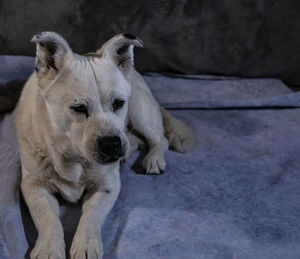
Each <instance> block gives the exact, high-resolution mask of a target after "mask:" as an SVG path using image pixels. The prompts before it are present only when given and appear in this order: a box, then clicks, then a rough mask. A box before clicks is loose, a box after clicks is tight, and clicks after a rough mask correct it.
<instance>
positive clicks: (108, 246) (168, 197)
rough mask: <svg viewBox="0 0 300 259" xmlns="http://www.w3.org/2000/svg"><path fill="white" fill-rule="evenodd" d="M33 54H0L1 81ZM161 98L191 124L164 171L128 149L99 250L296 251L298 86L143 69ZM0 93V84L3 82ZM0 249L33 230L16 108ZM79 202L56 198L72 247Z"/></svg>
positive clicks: (172, 253)
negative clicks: (149, 167) (192, 141)
mask: <svg viewBox="0 0 300 259" xmlns="http://www.w3.org/2000/svg"><path fill="white" fill-rule="evenodd" d="M32 70H33V59H32V58H29V57H7V56H6V57H5V56H0V83H2V84H5V83H7V82H8V81H10V80H13V79H22V78H27V77H28V76H29V74H30V73H31V71H32ZM145 79H146V81H147V82H148V84H149V85H150V87H151V89H152V91H153V93H154V95H155V96H156V98H157V99H158V100H159V102H160V103H161V104H162V105H163V106H165V107H167V108H168V109H170V111H171V112H172V113H173V114H174V115H175V116H176V117H178V118H181V119H183V120H184V121H186V122H187V123H188V124H189V125H190V126H191V127H193V128H194V129H195V130H196V133H197V138H198V145H197V147H196V148H195V149H194V150H193V151H192V152H191V153H189V154H185V155H184V154H179V153H175V152H171V151H169V152H167V154H166V159H167V168H166V170H165V173H164V174H163V175H159V176H147V175H141V174H139V172H140V170H141V165H140V162H139V161H140V157H141V156H142V155H143V154H140V153H138V152H136V153H134V154H133V155H132V156H131V157H130V159H129V160H128V161H127V163H126V164H125V166H124V168H123V170H122V172H121V179H122V190H121V193H120V196H119V198H118V200H117V202H116V204H115V206H114V208H113V209H112V211H111V213H110V214H109V216H108V218H107V220H106V222H105V224H104V229H103V232H102V237H103V241H104V250H105V258H110V259H111V258H120V259H126V258H128V259H135V258H136V259H142V258H170V259H171V258H172V259H174V258H175V259H176V258H178V259H181V258H191V259H192V258H195V259H196V258H197V259H219V258H220V259H226V258H236V259H239V258H241V259H257V258H265V259H276V258H278V259H282V258H289V259H298V258H300V162H299V157H300V110H299V107H300V95H299V94H298V93H294V92H292V91H291V90H290V89H289V88H287V87H286V86H285V85H284V84H283V83H282V82H281V81H279V80H277V79H241V78H226V77H215V76H186V77H179V76H173V75H172V76H170V75H168V76H162V75H157V74H148V75H146V76H145ZM0 96H1V88H0ZM0 176H1V181H0V190H1V192H0V258H3V259H5V258H13V259H15V258H16V259H18V258H24V255H25V254H27V255H26V256H27V257H28V254H29V252H30V250H31V249H32V247H33V246H34V243H35V240H36V237H37V232H36V229H35V227H34V225H33V222H32V220H31V217H30V214H29V212H28V210H27V207H26V205H25V203H24V201H23V199H22V196H21V195H20V193H19V182H20V176H21V174H20V161H19V157H18V150H17V145H16V138H15V131H14V125H13V118H12V113H6V114H4V115H2V117H1V120H0ZM80 213H81V209H80V204H70V203H67V202H64V201H63V200H61V209H60V217H61V220H62V222H63V226H64V231H65V240H66V244H67V249H69V248H70V244H71V241H72V236H73V234H74V232H75V229H76V226H77V223H78V220H79V217H80Z"/></svg>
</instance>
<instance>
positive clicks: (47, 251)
mask: <svg viewBox="0 0 300 259" xmlns="http://www.w3.org/2000/svg"><path fill="white" fill-rule="evenodd" d="M30 258H31V259H44V258H51V259H65V258H66V252H65V242H64V240H63V239H61V238H57V237H55V236H52V235H49V236H44V237H41V238H40V237H39V238H38V240H37V242H36V244H35V247H34V248H33V250H32V251H31V253H30Z"/></svg>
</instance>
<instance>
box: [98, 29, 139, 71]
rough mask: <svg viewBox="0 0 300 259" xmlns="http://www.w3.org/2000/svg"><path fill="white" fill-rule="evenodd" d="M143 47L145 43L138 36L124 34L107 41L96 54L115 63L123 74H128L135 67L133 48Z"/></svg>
mask: <svg viewBox="0 0 300 259" xmlns="http://www.w3.org/2000/svg"><path fill="white" fill-rule="evenodd" d="M134 47H143V42H142V41H141V40H140V39H139V38H138V37H136V36H134V35H131V34H128V33H123V34H118V35H116V36H115V37H113V38H111V39H110V40H109V41H107V42H106V43H105V44H104V45H103V46H102V47H101V48H100V49H99V50H98V51H97V52H96V53H97V54H98V55H101V56H102V57H103V58H109V59H111V60H113V62H115V64H116V65H117V66H118V67H119V68H120V70H121V71H122V72H123V73H125V74H126V73H128V72H130V71H131V68H132V67H133V65H134V59H133V56H134V55H133V48H134Z"/></svg>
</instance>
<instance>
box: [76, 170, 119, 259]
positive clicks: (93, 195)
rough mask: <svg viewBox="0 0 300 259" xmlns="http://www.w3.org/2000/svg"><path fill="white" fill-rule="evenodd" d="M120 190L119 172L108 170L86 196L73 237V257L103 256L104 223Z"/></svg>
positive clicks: (93, 257) (93, 258) (96, 257)
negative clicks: (102, 228) (102, 230)
mask: <svg viewBox="0 0 300 259" xmlns="http://www.w3.org/2000/svg"><path fill="white" fill-rule="evenodd" d="M119 191H120V178H119V172H118V171H115V172H106V175H105V177H104V178H103V179H101V181H100V182H99V183H96V184H95V185H94V186H93V187H92V188H90V189H89V190H88V192H87V193H86V194H85V196H84V202H83V207H82V216H81V218H80V221H79V224H78V227H77V230H76V233H75V236H74V238H73V242H72V246H71V250H70V256H71V259H82V258H89V259H98V258H102V255H103V249H102V240H101V227H102V224H103V222H104V220H105V218H106V216H107V214H108V212H109V211H110V209H111V208H112V207H113V205H114V203H115V201H116V199H117V197H118V194H119Z"/></svg>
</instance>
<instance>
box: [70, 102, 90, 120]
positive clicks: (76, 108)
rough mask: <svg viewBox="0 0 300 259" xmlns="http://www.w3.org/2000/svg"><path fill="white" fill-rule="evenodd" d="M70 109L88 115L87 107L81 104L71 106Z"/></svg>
mask: <svg viewBox="0 0 300 259" xmlns="http://www.w3.org/2000/svg"><path fill="white" fill-rule="evenodd" d="M71 109H72V110H73V111H75V112H77V113H83V114H85V116H86V117H88V111H87V108H86V107H85V106H84V105H82V104H80V105H75V106H72V107H71Z"/></svg>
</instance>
